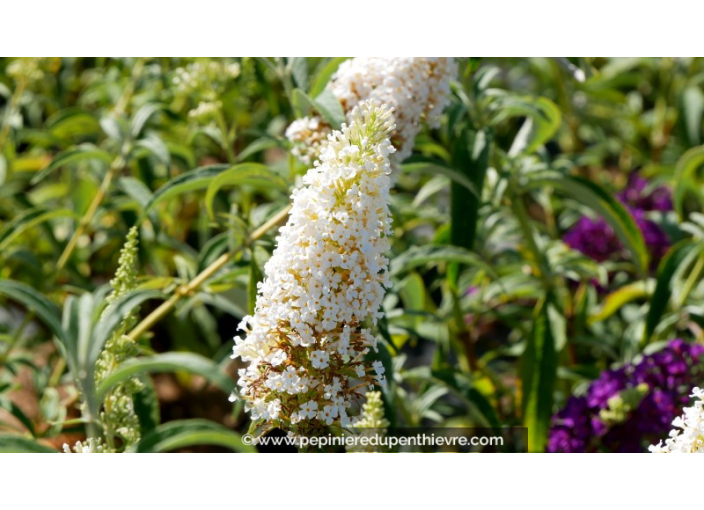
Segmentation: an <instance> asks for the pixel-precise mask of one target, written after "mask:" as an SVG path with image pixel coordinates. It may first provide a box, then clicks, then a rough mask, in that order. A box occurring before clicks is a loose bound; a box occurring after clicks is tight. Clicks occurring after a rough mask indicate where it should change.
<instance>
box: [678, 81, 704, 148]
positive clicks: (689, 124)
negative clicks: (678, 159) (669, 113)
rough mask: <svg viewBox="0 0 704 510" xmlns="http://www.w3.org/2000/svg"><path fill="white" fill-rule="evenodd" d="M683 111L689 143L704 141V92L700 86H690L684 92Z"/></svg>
mask: <svg viewBox="0 0 704 510" xmlns="http://www.w3.org/2000/svg"><path fill="white" fill-rule="evenodd" d="M682 113H683V120H684V127H685V131H686V133H687V139H688V141H689V145H699V144H700V143H702V117H704V93H703V92H702V90H701V88H700V87H698V86H690V87H687V88H686V89H684V92H682Z"/></svg>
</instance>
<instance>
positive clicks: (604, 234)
mask: <svg viewBox="0 0 704 510" xmlns="http://www.w3.org/2000/svg"><path fill="white" fill-rule="evenodd" d="M617 197H618V199H619V200H620V201H621V202H622V203H623V204H624V205H625V206H626V207H627V208H628V210H629V211H630V212H631V215H632V216H633V219H634V221H635V223H636V225H637V226H638V228H639V229H640V230H641V232H642V233H643V239H644V240H645V245H646V247H647V248H648V251H649V252H650V258H651V261H652V263H653V266H656V265H657V264H658V262H659V261H660V259H662V257H663V256H664V255H665V252H667V249H668V248H669V246H670V241H669V239H668V238H667V235H666V234H665V232H664V231H663V230H662V229H661V228H660V226H659V225H658V224H657V223H655V222H654V221H652V220H649V219H648V218H647V217H646V213H647V212H649V211H661V212H667V211H671V210H672V196H671V193H670V190H669V189H668V188H665V187H663V186H659V187H657V188H655V189H653V190H650V191H648V181H647V180H645V179H644V178H642V177H639V176H638V175H635V174H634V175H633V176H632V177H631V178H630V179H629V183H628V186H627V187H626V189H624V190H623V191H622V192H621V193H619V194H618V195H617ZM563 240H564V241H565V243H566V244H567V245H568V246H570V247H571V248H573V249H575V250H579V251H581V252H582V253H584V254H585V255H587V256H588V257H591V258H592V259H594V260H596V261H598V262H604V261H606V260H616V261H621V260H625V259H626V258H627V257H628V252H627V251H626V250H625V249H624V247H623V245H622V244H621V241H619V239H618V237H616V234H615V233H614V231H613V229H612V228H611V227H610V226H609V225H608V224H607V223H606V221H604V220H603V219H602V218H599V219H595V220H594V219H591V218H587V217H583V218H581V219H580V220H579V221H578V222H577V223H576V224H575V225H574V226H573V227H572V228H571V229H570V230H569V231H568V232H567V233H566V234H565V236H564V238H563Z"/></svg>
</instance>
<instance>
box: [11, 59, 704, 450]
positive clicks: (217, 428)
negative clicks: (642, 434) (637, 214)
mask: <svg viewBox="0 0 704 510" xmlns="http://www.w3.org/2000/svg"><path fill="white" fill-rule="evenodd" d="M341 60H342V59H316V58H308V59H303V58H296V59H250V58H232V59H196V60H192V59H166V58H160V59H141V58H140V59H107V58H106V59H87V58H86V59H84V58H78V59H71V58H62V59H58V58H47V59H39V60H33V61H21V62H19V63H18V61H17V60H12V59H1V60H0V111H1V112H2V129H1V131H0V278H1V279H0V402H1V403H2V408H3V409H4V411H0V413H2V414H0V434H2V441H3V442H0V444H2V445H4V446H3V447H2V448H4V449H28V450H43V449H46V448H51V449H57V448H59V447H60V445H61V444H62V443H64V442H71V443H72V442H75V441H76V440H79V439H82V438H84V437H85V434H86V430H87V429H88V432H90V418H91V413H92V416H95V412H96V411H97V410H99V408H100V399H101V396H102V395H103V394H104V393H105V391H108V390H107V389H105V388H102V393H101V388H99V387H96V385H95V384H94V382H93V377H92V372H93V370H94V364H95V361H96V359H97V356H98V355H99V353H100V348H101V347H102V343H104V342H105V341H106V340H107V338H108V337H109V336H110V335H111V334H112V332H113V330H114V329H115V328H117V327H118V326H119V323H120V321H121V319H122V315H123V314H124V313H125V312H127V311H128V310H133V309H135V306H137V305H139V309H138V310H139V311H138V313H139V318H140V319H144V318H145V317H155V318H156V319H157V320H154V321H153V322H148V323H147V324H144V323H142V325H143V326H147V327H144V328H143V329H142V330H139V331H138V333H137V334H136V335H135V337H136V339H137V340H138V341H139V349H140V355H139V358H137V360H136V361H135V360H133V361H131V362H129V363H127V364H126V365H125V366H126V367H127V368H126V369H124V370H122V372H119V371H118V372H119V373H118V376H116V379H115V382H119V380H123V381H124V380H127V379H129V378H130V377H134V376H135V375H138V376H140V377H141V378H142V380H143V381H144V382H145V385H146V390H144V392H143V395H142V396H141V397H140V398H139V399H136V400H135V404H136V405H137V406H138V414H139V416H140V427H141V431H142V436H143V438H144V441H143V442H142V443H140V445H141V447H140V448H141V449H143V450H152V451H154V450H156V451H162V450H171V449H179V448H194V447H196V446H195V445H203V444H209V445H211V446H210V448H213V447H225V448H230V449H235V450H245V449H246V447H245V446H244V445H242V443H241V441H240V437H239V433H243V432H245V431H246V430H247V427H248V421H247V417H246V415H245V413H244V412H243V409H242V407H241V405H238V404H234V405H233V404H230V403H229V402H228V400H227V395H228V392H229V390H230V389H231V388H232V386H233V381H234V379H233V377H234V374H235V373H236V369H237V368H238V367H237V366H236V365H235V364H234V363H232V361H231V360H230V358H229V355H230V352H231V347H232V337H233V336H234V335H235V333H236V327H237V324H238V322H239V319H240V318H241V317H242V316H243V315H245V314H246V313H248V312H249V311H251V309H252V306H253V295H254V293H255V292H256V282H257V281H258V280H260V279H261V267H262V266H263V264H264V262H265V261H266V260H267V258H268V257H269V255H270V253H271V251H272V249H273V246H274V245H273V238H274V236H275V232H276V229H275V228H270V227H271V226H272V224H271V221H269V220H271V219H272V217H275V216H276V214H277V213H279V212H280V211H282V210H283V209H284V208H285V207H286V205H287V203H288V196H289V194H290V191H291V190H292V188H293V187H294V186H295V185H296V184H297V183H299V182H300V177H301V176H302V175H303V173H305V170H306V168H305V166H303V165H301V164H300V163H298V162H297V161H296V160H295V159H294V158H293V157H292V156H291V155H290V154H289V147H288V144H287V142H286V140H285V138H284V136H283V132H284V131H285V129H286V127H287V126H288V124H290V122H291V121H293V120H294V119H296V118H298V117H300V116H301V115H302V114H304V113H305V110H306V108H308V106H307V105H305V104H304V103H303V102H302V101H301V100H300V98H301V97H303V96H302V94H301V92H304V93H306V94H307V95H308V96H310V97H312V98H315V97H316V96H317V95H318V94H319V93H320V92H321V91H322V90H323V89H324V87H325V84H326V83H327V81H328V80H329V78H330V76H331V75H332V73H333V72H334V69H335V68H336V66H337V65H339V63H340V62H341ZM13 66H14V67H13ZM702 81H704V65H703V63H702V60H701V59H670V58H668V59H635V58H634V59H599V58H593V59H582V58H569V59H566V58H564V59H500V60H494V59H460V75H459V76H458V79H457V81H456V82H455V83H454V84H453V97H452V104H451V106H450V107H449V108H448V109H447V110H446V115H445V118H444V121H443V124H442V126H441V128H440V129H438V130H432V131H431V130H427V129H426V130H424V131H423V132H422V134H421V135H419V136H418V138H417V140H416V148H415V152H414V155H413V156H412V157H411V158H409V160H407V161H406V163H405V164H404V165H403V167H402V169H401V170H400V176H399V181H398V184H397V186H396V189H395V190H394V193H393V200H392V204H391V206H392V212H393V214H394V239H393V249H392V254H391V260H392V266H391V273H392V277H393V281H394V287H393V289H392V290H391V291H390V292H389V294H388V296H387V298H386V300H385V302H384V311H385V313H386V319H385V320H384V321H383V322H382V324H381V327H380V328H379V329H380V330H379V335H380V336H381V337H382V340H383V345H384V349H383V350H382V354H383V356H382V361H383V362H384V363H385V364H386V365H387V367H388V368H387V373H393V374H394V377H393V382H392V384H391V387H390V391H389V392H388V393H387V394H386V395H385V400H386V411H387V418H388V419H389V420H390V421H391V423H392V424H397V425H409V426H417V425H421V424H423V425H438V426H456V425H469V426H510V425H521V424H523V425H526V426H528V430H529V442H530V444H531V449H532V450H536V451H540V450H543V449H544V448H545V445H546V441H547V434H548V427H549V424H550V417H551V416H552V415H553V413H554V412H556V411H557V410H558V409H560V408H561V407H562V406H563V405H564V404H565V401H566V400H567V398H568V397H569V396H570V395H573V394H576V395H578V394H580V393H583V392H584V391H585V388H586V387H587V385H588V384H589V383H590V382H591V381H593V380H594V379H596V378H597V377H598V376H599V375H600V373H602V372H603V371H604V370H606V369H608V368H610V367H614V366H620V365H622V364H624V363H629V362H633V361H634V360H638V359H639V357H640V356H642V354H643V353H650V352H656V351H657V350H658V349H660V348H662V347H663V345H664V344H665V342H666V341H667V340H669V339H671V338H675V337H682V338H685V339H687V340H688V341H693V342H700V343H701V342H702V341H704V338H703V333H702V325H704V310H702V308H701V304H700V303H701V298H702V291H703V290H704V289H702V286H701V272H702V268H703V267H704V259H703V258H702V245H701V240H702V238H704V230H703V229H704V221H703V220H704V216H701V215H700V212H701V209H702V196H701V176H700V174H699V167H700V166H701V165H702V163H703V162H704V148H702V145H701V144H702V136H703V132H702V116H703V113H704V94H703V93H702ZM635 171H637V172H638V174H639V175H641V176H643V177H646V178H647V179H648V180H649V182H650V183H651V185H664V186H667V187H670V188H671V189H672V193H673V201H674V210H673V211H669V212H667V213H664V214H661V215H657V217H653V218H652V219H653V220H654V221H656V222H657V223H658V225H660V226H661V227H662V228H663V229H664V230H665V232H666V233H667V235H668V238H669V240H670V243H671V244H672V247H671V248H669V251H668V253H667V254H666V256H665V257H664V258H662V261H660V260H658V259H657V258H654V257H651V253H650V252H649V250H648V247H647V246H646V243H645V242H644V239H643V236H642V233H641V231H640V229H639V227H638V225H637V224H636V222H635V221H634V219H633V217H632V216H631V214H630V213H629V211H628V210H627V209H626V208H625V207H623V206H622V205H621V203H620V202H619V201H618V200H617V199H616V192H618V191H620V190H622V189H623V188H624V187H626V185H627V182H628V179H629V176H630V175H631V174H632V173H633V172H635ZM582 215H587V216H591V217H594V216H595V215H599V216H601V217H603V218H604V219H605V220H606V221H607V223H608V224H609V225H610V227H611V228H612V229H613V230H614V231H615V232H616V235H617V237H618V238H619V240H620V242H621V243H622V245H623V246H624V247H625V249H626V251H627V252H628V255H627V256H624V257H623V258H621V259H619V260H607V261H601V262H597V261H595V260H593V259H591V258H589V257H587V256H585V255H583V254H581V253H580V252H578V251H576V250H571V249H569V247H567V245H566V244H565V243H564V242H563V236H564V234H565V232H567V231H568V230H569V229H570V228H571V227H572V226H573V225H574V224H575V223H576V222H577V221H578V219H579V218H580V217H581V216H582ZM267 221H269V224H267ZM274 223H275V222H274ZM133 225H137V226H138V227H139V233H140V244H139V252H138V262H139V263H138V267H139V278H138V283H139V286H138V288H137V290H136V291H134V292H132V293H131V294H130V295H129V296H127V297H126V298H125V299H124V300H123V301H121V302H120V303H119V307H118V309H117V310H113V312H112V313H111V314H109V316H108V317H107V318H106V317H103V319H102V320H101V318H100V317H101V312H102V310H103V306H104V300H105V296H106V295H107V293H108V292H109V285H108V282H109V280H110V279H111V278H113V276H114V274H115V271H116V269H117V260H118V253H119V250H120V248H121V247H122V245H123V244H124V242H125V238H126V236H127V233H128V230H129V229H130V227H132V226H133ZM262 225H265V226H266V227H267V228H265V229H264V230H263V231H262V230H261V229H259V230H258V228H259V227H261V226H262ZM72 243H75V245H73V246H72ZM67 247H68V248H67ZM213 267H214V270H212V271H210V270H209V269H208V268H213ZM203 271H206V273H205V274H204V275H203ZM198 275H202V276H201V278H198ZM194 282H195V284H194ZM164 302H166V303H167V305H166V306H165V307H164V306H163V305H161V303H164ZM160 305H161V306H162V308H159V307H160ZM135 310H136V309H135ZM157 310H161V311H157ZM155 311H157V312H155ZM153 312H155V313H156V315H150V313H153ZM123 368H124V367H123ZM81 401H84V402H88V404H87V407H84V408H83V409H81V406H80V405H79V403H80V402H81ZM91 401H92V403H91ZM86 409H87V410H86ZM87 417H88V422H89V423H86V419H87ZM206 420H207V421H206ZM8 445H9V446H8ZM213 445H215V446H213ZM644 447H645V445H644Z"/></svg>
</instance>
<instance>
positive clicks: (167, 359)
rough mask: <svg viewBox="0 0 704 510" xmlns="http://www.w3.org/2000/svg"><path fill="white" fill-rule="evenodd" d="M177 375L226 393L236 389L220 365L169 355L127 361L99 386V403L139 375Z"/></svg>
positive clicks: (195, 356) (194, 357) (187, 355)
mask: <svg viewBox="0 0 704 510" xmlns="http://www.w3.org/2000/svg"><path fill="white" fill-rule="evenodd" d="M178 371H184V372H190V373H192V374H197V375H200V376H202V377H205V378H206V379H207V380H208V381H210V382H211V383H213V384H215V385H216V386H218V387H219V388H220V389H222V390H223V391H225V392H227V393H231V392H232V390H233V389H234V387H235V385H234V382H233V381H232V379H230V378H229V377H228V376H227V375H226V374H225V373H223V372H222V371H221V370H220V367H219V366H218V365H217V363H215V362H213V361H212V360H210V359H208V358H205V357H203V356H200V355H198V354H193V353H185V352H167V353H164V354H155V355H154V356H146V357H143V358H135V359H131V360H127V361H125V362H124V363H123V364H121V365H120V366H119V367H118V368H117V369H115V370H114V371H113V372H111V373H110V375H108V376H107V377H106V378H105V380H104V381H103V382H102V383H100V386H99V387H98V390H97V396H98V399H99V400H102V399H103V398H104V397H105V395H106V394H107V392H108V391H110V389H111V388H112V387H113V386H115V385H116V384H119V383H121V382H123V381H126V380H127V379H129V378H131V377H134V376H135V375H138V374H152V373H164V372H178Z"/></svg>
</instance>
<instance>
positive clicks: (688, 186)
mask: <svg viewBox="0 0 704 510" xmlns="http://www.w3.org/2000/svg"><path fill="white" fill-rule="evenodd" d="M702 165H704V145H701V146H699V147H694V148H693V149H689V150H688V151H687V152H685V153H684V155H682V157H681V158H680V159H679V161H678V162H677V167H676V168H675V192H674V206H675V210H676V211H677V213H678V214H679V216H680V218H682V217H683V214H684V211H683V207H684V198H685V195H686V193H687V191H688V190H691V191H693V192H694V193H696V194H697V195H698V196H700V197H701V194H700V191H699V188H700V186H699V184H700V183H699V182H698V179H696V178H695V175H696V170H697V169H698V168H699V167H700V166H702Z"/></svg>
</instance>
